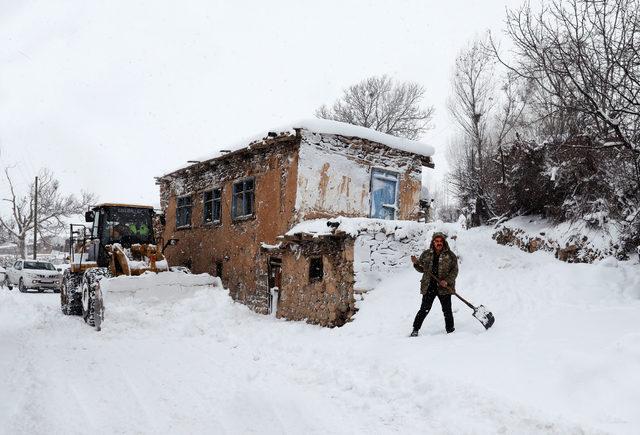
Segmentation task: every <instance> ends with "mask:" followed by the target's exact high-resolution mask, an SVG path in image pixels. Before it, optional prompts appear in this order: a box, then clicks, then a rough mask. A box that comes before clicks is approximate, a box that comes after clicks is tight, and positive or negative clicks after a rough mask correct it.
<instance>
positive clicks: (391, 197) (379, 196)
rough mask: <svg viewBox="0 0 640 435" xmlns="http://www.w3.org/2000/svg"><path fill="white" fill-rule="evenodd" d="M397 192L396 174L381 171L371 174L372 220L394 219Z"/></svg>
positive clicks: (373, 171) (396, 206)
mask: <svg viewBox="0 0 640 435" xmlns="http://www.w3.org/2000/svg"><path fill="white" fill-rule="evenodd" d="M397 191H398V174H397V173H395V172H389V171H385V170H382V169H373V170H372V172H371V213H370V216H371V217H372V218H377V219H395V218H396V210H397V209H398V205H397V199H398V196H397Z"/></svg>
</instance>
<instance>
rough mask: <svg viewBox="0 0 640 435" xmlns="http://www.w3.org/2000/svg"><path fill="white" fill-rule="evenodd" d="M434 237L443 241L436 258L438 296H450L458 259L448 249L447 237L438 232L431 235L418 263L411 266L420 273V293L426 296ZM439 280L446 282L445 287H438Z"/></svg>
mask: <svg viewBox="0 0 640 435" xmlns="http://www.w3.org/2000/svg"><path fill="white" fill-rule="evenodd" d="M436 237H442V239H443V240H444V246H443V247H442V251H441V252H440V256H439V257H438V273H437V275H438V283H437V285H438V294H439V295H441V296H444V295H452V294H453V289H454V288H455V286H456V277H457V276H458V257H456V254H454V253H453V252H452V251H451V249H449V244H448V243H447V237H446V236H445V235H444V234H443V233H438V232H436V233H434V234H433V237H432V238H431V245H430V247H429V249H427V250H426V251H424V252H423V253H422V254H421V255H420V258H419V259H418V261H416V262H415V263H414V265H413V267H414V268H415V269H416V270H417V271H418V272H420V273H422V279H421V280H420V293H422V294H423V295H424V294H426V293H427V289H428V288H429V281H430V279H431V276H430V275H429V272H431V269H432V266H433V257H434V256H435V250H434V247H433V241H434V240H435V239H436ZM441 280H445V281H446V282H447V287H442V286H441V285H440V281H441Z"/></svg>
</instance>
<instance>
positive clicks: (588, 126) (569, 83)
mask: <svg viewBox="0 0 640 435" xmlns="http://www.w3.org/2000/svg"><path fill="white" fill-rule="evenodd" d="M639 17H640V0H600V1H595V0H562V1H561V0H553V1H551V2H548V3H545V4H544V5H543V7H541V8H540V9H539V10H534V9H532V7H531V5H530V4H528V3H527V4H525V5H524V6H523V7H521V8H520V9H516V10H510V11H508V12H507V20H506V23H507V29H506V34H507V36H508V37H509V39H510V40H511V41H512V43H513V47H514V48H513V52H512V53H511V54H512V59H513V61H511V62H507V61H505V60H503V59H502V58H501V57H500V55H499V51H498V49H497V47H496V44H495V43H494V44H493V48H494V52H495V54H496V55H497V56H498V59H501V61H502V63H503V64H504V65H506V66H507V67H508V68H510V69H511V70H512V71H513V72H514V73H515V74H518V75H519V76H520V77H523V78H525V79H527V80H530V81H532V82H533V83H535V86H536V87H537V89H538V90H539V91H540V92H541V93H543V94H544V98H543V101H544V104H546V105H547V113H546V114H545V115H546V116H549V117H553V116H557V115H558V114H560V115H564V117H565V118H566V117H567V115H569V116H570V117H572V118H574V119H577V120H578V121H577V122H576V123H575V125H576V126H577V130H582V131H577V132H576V133H579V134H584V133H587V134H589V135H591V137H593V138H594V139H595V142H594V143H593V144H591V145H589V146H590V147H592V148H593V147H597V148H616V147H618V148H624V149H626V150H627V151H628V152H629V153H630V155H631V156H632V158H633V159H634V161H635V171H636V174H635V176H636V177H637V180H638V182H639V183H640V166H639V165H640V160H639V158H640V18H639ZM574 146H576V145H575V144H574Z"/></svg>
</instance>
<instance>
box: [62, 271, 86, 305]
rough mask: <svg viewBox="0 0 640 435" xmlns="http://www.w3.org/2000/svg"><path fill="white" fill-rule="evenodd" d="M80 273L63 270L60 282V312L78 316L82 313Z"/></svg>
mask: <svg viewBox="0 0 640 435" xmlns="http://www.w3.org/2000/svg"><path fill="white" fill-rule="evenodd" d="M81 282H82V275H81V274H79V273H71V272H70V271H68V270H65V272H64V275H63V276H62V284H60V308H61V309H62V314H65V315H67V316H79V315H81V314H82V293H81V292H80V284H81Z"/></svg>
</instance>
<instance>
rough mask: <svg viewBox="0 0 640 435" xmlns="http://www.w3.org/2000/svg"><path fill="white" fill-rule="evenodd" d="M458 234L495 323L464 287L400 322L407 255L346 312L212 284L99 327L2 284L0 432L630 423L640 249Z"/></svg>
mask: <svg viewBox="0 0 640 435" xmlns="http://www.w3.org/2000/svg"><path fill="white" fill-rule="evenodd" d="M445 229H446V228H445ZM458 236H459V237H458V240H457V244H456V250H457V252H458V253H459V254H460V257H461V258H460V260H461V262H460V268H461V273H460V277H459V279H458V283H457V287H458V289H459V291H460V292H461V293H462V294H463V295H464V296H465V297H467V298H468V299H470V300H471V301H472V302H475V303H476V304H479V303H482V304H484V305H486V306H487V307H488V308H489V309H490V310H491V311H492V312H493V313H494V314H495V316H496V324H495V325H494V326H493V328H491V329H490V330H489V331H485V330H484V328H483V327H482V325H480V324H479V322H478V321H477V320H476V319H474V318H473V317H471V313H470V310H469V309H468V308H467V307H465V306H464V305H462V303H459V302H454V310H455V313H454V315H455V317H456V332H455V333H454V334H451V335H447V334H445V333H444V322H443V319H442V314H441V312H440V309H439V305H438V302H436V303H435V304H434V309H433V311H432V312H431V313H430V314H429V316H428V317H427V320H426V321H425V324H424V326H423V329H422V331H421V336H420V337H418V338H408V337H407V335H408V333H409V332H410V329H411V322H412V320H413V316H414V315H415V312H416V310H417V308H418V305H419V301H420V295H419V293H418V281H419V275H418V274H417V273H415V272H414V271H412V270H410V269H406V270H404V271H401V272H400V273H398V274H396V275H393V276H388V277H387V278H386V279H385V280H383V281H382V282H381V283H380V285H379V286H378V287H377V288H376V289H375V290H374V291H372V292H370V293H368V294H367V295H366V298H365V300H364V301H363V303H362V304H361V305H360V307H361V310H360V311H359V312H358V313H357V315H356V317H355V320H354V321H353V322H351V323H349V324H347V325H345V326H344V327H342V328H336V329H323V328H320V327H317V326H311V325H307V324H305V323H302V322H287V321H283V320H277V319H274V318H272V317H268V316H262V315H258V314H255V313H253V312H251V311H249V310H248V309H247V308H246V307H245V306H243V305H240V304H237V303H234V302H233V301H232V300H231V299H230V298H229V297H228V295H227V293H226V292H225V291H224V290H222V289H220V288H216V287H204V288H189V289H187V288H184V289H182V290H181V291H180V292H179V293H178V294H175V295H174V297H169V298H166V299H165V298H155V299H154V300H153V303H148V304H144V303H143V302H144V300H143V299H144V298H143V299H140V300H139V301H138V302H136V303H125V304H122V305H117V304H112V305H110V306H109V305H108V306H107V310H108V311H107V313H106V315H105V316H106V318H105V322H104V324H103V328H104V329H103V331H102V332H101V333H97V332H95V331H94V330H92V329H91V328H88V327H87V326H86V325H84V324H83V323H82V320H81V319H79V318H77V317H64V316H62V315H61V314H60V312H59V304H58V300H57V297H58V296H57V295H53V294H21V293H18V292H15V291H14V292H8V291H6V290H5V289H0V353H1V355H2V358H1V359H0V370H1V371H0V372H1V373H2V374H3V376H2V377H0V401H2V403H3V406H2V407H0V433H11V434H14V433H25V434H26V433H28V434H38V433H42V434H44V433H47V434H51V433H60V434H62V433H64V434H68V433H230V434H236V433H291V434H298V433H345V434H346V433H425V432H427V433H451V434H458V433H500V432H503V433H599V432H605V433H637V432H638V429H639V428H640V413H638V412H637V408H638V405H637V404H638V403H640V272H639V268H640V265H638V264H637V262H636V263H635V264H631V263H623V262H618V261H615V260H606V261H602V262H600V263H598V264H593V265H589V264H566V263H562V262H559V261H557V260H555V259H554V258H553V256H551V255H549V254H548V253H544V252H538V253H534V254H527V253H524V252H521V251H519V250H517V249H515V248H509V247H504V246H500V245H497V244H496V243H495V242H494V241H493V240H491V231H490V229H476V230H469V231H459V233H458ZM148 296H149V295H148Z"/></svg>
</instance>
